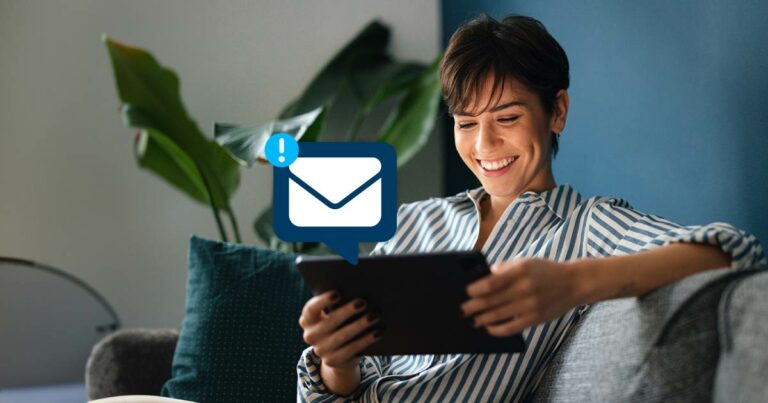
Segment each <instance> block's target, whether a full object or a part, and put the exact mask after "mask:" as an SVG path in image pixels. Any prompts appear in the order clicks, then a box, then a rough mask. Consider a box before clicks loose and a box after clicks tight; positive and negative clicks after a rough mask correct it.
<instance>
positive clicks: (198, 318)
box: [162, 236, 311, 402]
mask: <svg viewBox="0 0 768 403" xmlns="http://www.w3.org/2000/svg"><path fill="white" fill-rule="evenodd" d="M294 258H295V256H294V255H292V254H289V253H282V252H277V251H273V250H269V249H263V248H258V247H254V246H248V245H242V244H231V243H225V242H218V241H211V240H207V239H203V238H200V237H197V236H193V237H192V238H191V241H190V246H189V262H188V263H189V274H188V280H187V299H186V310H185V317H184V322H183V324H182V327H181V331H180V334H179V342H178V345H177V347H176V352H175V354H174V358H173V367H172V378H171V379H170V380H169V381H168V382H166V384H165V385H164V387H163V390H162V395H163V396H167V397H173V398H178V399H184V400H192V401H196V402H259V401H263V402H277V401H288V400H295V399H296V363H297V362H298V360H299V357H300V355H301V352H302V350H303V349H304V348H306V345H305V344H304V342H303V340H302V333H301V328H300V327H299V325H298V318H299V314H300V312H301V309H302V306H303V305H304V302H305V301H306V300H307V299H309V298H310V296H311V294H310V292H309V290H308V289H307V288H306V287H305V286H304V282H303V280H302V278H301V276H300V275H299V273H298V272H297V270H296V268H295V265H294Z"/></svg>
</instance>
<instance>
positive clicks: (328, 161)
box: [288, 157, 381, 227]
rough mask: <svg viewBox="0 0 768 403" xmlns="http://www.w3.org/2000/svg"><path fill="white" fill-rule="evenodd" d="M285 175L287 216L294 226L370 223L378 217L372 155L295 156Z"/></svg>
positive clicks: (377, 173)
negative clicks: (342, 156) (286, 175)
mask: <svg viewBox="0 0 768 403" xmlns="http://www.w3.org/2000/svg"><path fill="white" fill-rule="evenodd" d="M288 178H289V179H288V180H289V182H288V200H289V203H288V219H289V220H290V221H291V223H292V224H293V225H295V226H297V227H373V226H375V225H376V224H378V223H379V221H381V162H380V161H379V160H378V159H376V158H371V157H351V158H341V157H328V158H318V157H310V158H298V159H296V162H294V163H293V164H291V166H290V167H289V173H288Z"/></svg>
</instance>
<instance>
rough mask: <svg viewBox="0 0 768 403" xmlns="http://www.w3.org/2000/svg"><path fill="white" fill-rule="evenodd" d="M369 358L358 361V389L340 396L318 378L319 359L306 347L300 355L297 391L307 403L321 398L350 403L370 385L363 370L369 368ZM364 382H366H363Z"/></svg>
mask: <svg viewBox="0 0 768 403" xmlns="http://www.w3.org/2000/svg"><path fill="white" fill-rule="evenodd" d="M368 359H369V357H361V359H360V378H361V382H360V384H359V385H358V387H357V388H356V389H355V390H354V391H353V392H352V393H351V394H349V395H347V396H341V395H337V394H335V393H333V392H331V391H329V390H328V388H327V387H326V386H325V384H324V383H323V379H322V377H321V376H320V364H321V361H322V360H321V358H320V357H319V356H317V355H316V354H315V351H314V350H313V349H312V347H308V348H307V349H305V350H304V351H303V352H302V354H301V359H300V360H299V365H298V367H297V372H298V376H299V379H298V380H299V389H300V393H301V394H302V395H303V397H304V399H305V400H306V401H307V402H312V401H315V400H316V399H319V398H322V400H323V402H352V401H356V400H358V399H359V397H360V395H361V394H362V393H363V391H364V390H365V389H366V388H367V387H368V386H369V385H370V381H369V380H370V378H371V376H366V372H365V369H366V368H370V365H368V363H367V360H368ZM368 375H370V374H368ZM364 381H366V382H364Z"/></svg>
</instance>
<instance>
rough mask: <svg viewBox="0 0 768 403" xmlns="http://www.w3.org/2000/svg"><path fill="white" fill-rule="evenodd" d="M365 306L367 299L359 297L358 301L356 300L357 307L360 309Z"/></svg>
mask: <svg viewBox="0 0 768 403" xmlns="http://www.w3.org/2000/svg"><path fill="white" fill-rule="evenodd" d="M364 306H365V301H363V300H362V299H359V300H357V301H356V302H355V308H358V309H360V308H362V307H364Z"/></svg>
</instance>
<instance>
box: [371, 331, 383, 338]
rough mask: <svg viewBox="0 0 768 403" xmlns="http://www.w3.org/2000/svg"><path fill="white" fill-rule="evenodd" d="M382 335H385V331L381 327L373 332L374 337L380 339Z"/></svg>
mask: <svg viewBox="0 0 768 403" xmlns="http://www.w3.org/2000/svg"><path fill="white" fill-rule="evenodd" d="M382 335H384V331H383V330H381V329H379V330H377V331H375V332H373V338H374V339H380V338H381V336H382Z"/></svg>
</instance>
